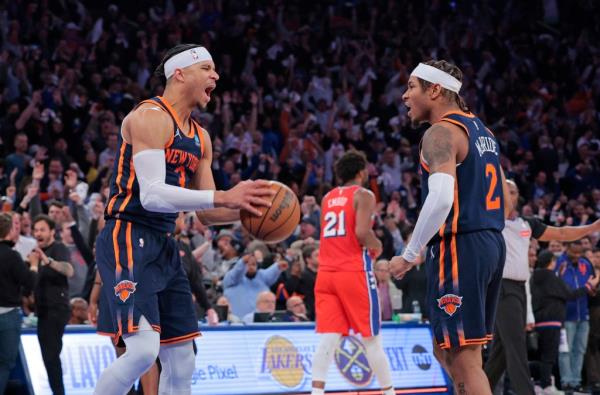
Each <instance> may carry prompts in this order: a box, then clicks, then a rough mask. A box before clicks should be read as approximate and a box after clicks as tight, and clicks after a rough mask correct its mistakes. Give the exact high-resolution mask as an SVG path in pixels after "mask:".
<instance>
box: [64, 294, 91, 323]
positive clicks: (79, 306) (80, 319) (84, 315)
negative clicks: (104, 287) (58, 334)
mask: <svg viewBox="0 0 600 395" xmlns="http://www.w3.org/2000/svg"><path fill="white" fill-rule="evenodd" d="M69 304H70V306H71V317H70V318H69V322H68V324H69V325H85V324H89V323H90V322H89V321H88V302H86V300H85V299H83V298H80V297H76V298H72V299H71V301H70V302H69Z"/></svg>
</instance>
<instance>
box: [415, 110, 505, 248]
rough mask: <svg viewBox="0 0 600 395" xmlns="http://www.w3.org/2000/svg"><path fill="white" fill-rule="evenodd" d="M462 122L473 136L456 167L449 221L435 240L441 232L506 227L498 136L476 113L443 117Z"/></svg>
mask: <svg viewBox="0 0 600 395" xmlns="http://www.w3.org/2000/svg"><path fill="white" fill-rule="evenodd" d="M441 121H446V122H450V123H452V124H455V125H457V126H460V127H461V128H462V129H463V130H464V131H465V132H466V133H467V136H468V138H469V152H468V154H467V156H466V157H465V159H464V160H463V162H462V163H460V164H459V165H458V166H457V167H456V180H455V184H454V204H453V207H452V210H450V214H449V215H448V218H447V219H446V222H445V223H444V225H442V227H441V228H440V231H439V232H438V235H437V236H436V237H435V238H434V239H433V240H432V241H433V242H435V241H439V238H440V236H441V235H444V234H459V233H468V232H474V231H480V230H486V229H490V230H497V231H502V229H504V194H503V190H502V176H501V174H500V159H499V155H500V151H499V146H498V143H497V141H496V138H495V137H494V135H493V134H492V132H491V131H490V130H489V129H488V128H486V127H485V125H484V124H483V122H481V120H480V119H479V118H477V117H475V116H474V115H472V114H467V113H463V112H451V113H448V114H446V115H444V117H443V118H442V119H441ZM421 174H422V176H421V177H422V178H421V186H422V188H423V194H422V195H423V201H425V198H426V197H427V194H428V192H429V191H428V185H427V179H428V178H429V168H428V166H427V164H426V163H425V162H424V161H423V160H422V159H421Z"/></svg>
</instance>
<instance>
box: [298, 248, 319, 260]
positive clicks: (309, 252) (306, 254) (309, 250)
mask: <svg viewBox="0 0 600 395" xmlns="http://www.w3.org/2000/svg"><path fill="white" fill-rule="evenodd" d="M318 249H319V247H317V246H316V245H314V244H312V245H307V246H304V247H302V258H303V259H304V261H305V262H306V259H307V258H310V257H311V256H312V254H313V252H315V251H316V250H318Z"/></svg>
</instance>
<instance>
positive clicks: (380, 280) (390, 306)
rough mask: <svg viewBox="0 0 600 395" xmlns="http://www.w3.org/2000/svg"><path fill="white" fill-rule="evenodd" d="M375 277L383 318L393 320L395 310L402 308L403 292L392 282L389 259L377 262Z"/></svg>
mask: <svg viewBox="0 0 600 395" xmlns="http://www.w3.org/2000/svg"><path fill="white" fill-rule="evenodd" d="M375 278H376V279H377V291H378V292H379V303H380V304H381V318H382V319H383V320H384V321H391V319H392V315H393V314H394V311H395V310H400V309H401V308H402V292H401V291H400V290H399V289H398V288H396V285H395V284H394V283H393V282H392V279H391V276H390V271H389V269H388V261H387V260H385V259H380V260H378V261H377V262H375Z"/></svg>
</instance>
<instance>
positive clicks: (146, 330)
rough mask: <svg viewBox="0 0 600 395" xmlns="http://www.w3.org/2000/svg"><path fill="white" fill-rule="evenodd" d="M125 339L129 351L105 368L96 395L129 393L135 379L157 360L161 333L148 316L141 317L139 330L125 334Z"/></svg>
mask: <svg viewBox="0 0 600 395" xmlns="http://www.w3.org/2000/svg"><path fill="white" fill-rule="evenodd" d="M123 340H124V341H125V345H126V346H127V351H125V354H123V355H121V357H120V358H117V359H116V360H115V361H114V362H113V363H112V364H111V365H110V366H109V367H107V368H106V369H104V371H103V372H102V374H101V375H100V378H99V379H98V382H97V383H96V388H95V389H94V395H106V394H114V395H125V394H127V392H129V390H130V389H131V386H132V385H133V384H134V383H135V381H136V380H137V379H138V378H139V377H140V376H141V375H143V374H144V373H145V372H146V371H148V369H150V368H151V367H152V365H153V364H154V361H156V357H157V356H158V352H159V349H160V334H159V333H158V332H156V331H154V330H153V329H152V327H151V326H150V323H149V322H148V320H146V317H144V316H142V317H141V318H140V322H139V330H138V331H137V332H136V333H134V334H129V335H124V336H123Z"/></svg>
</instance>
